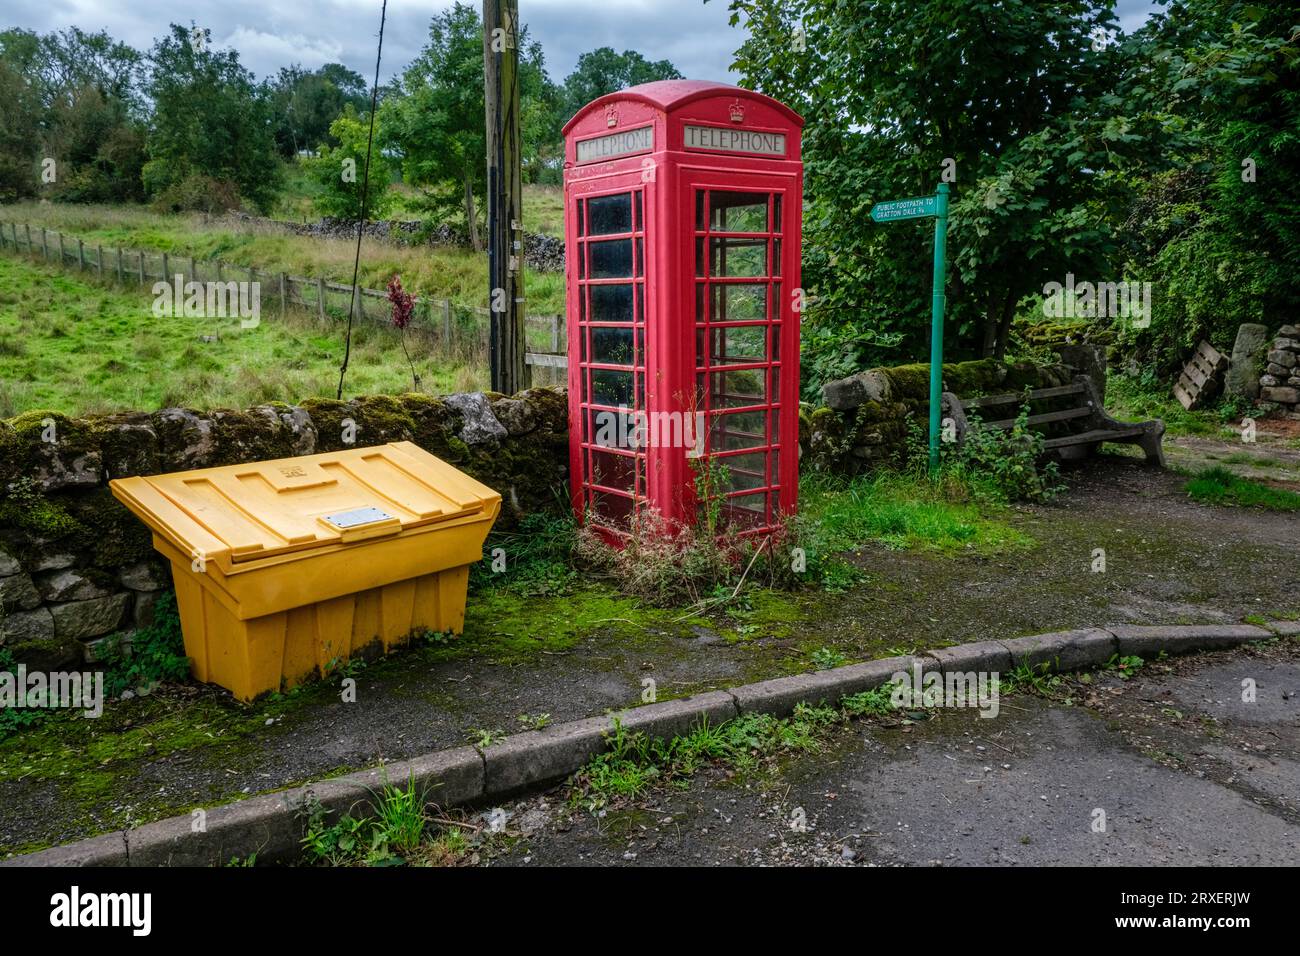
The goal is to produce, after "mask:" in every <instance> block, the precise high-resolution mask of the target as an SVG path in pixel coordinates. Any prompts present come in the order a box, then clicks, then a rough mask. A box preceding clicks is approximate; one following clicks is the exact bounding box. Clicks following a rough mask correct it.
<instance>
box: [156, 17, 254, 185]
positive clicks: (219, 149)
mask: <svg viewBox="0 0 1300 956" xmlns="http://www.w3.org/2000/svg"><path fill="white" fill-rule="evenodd" d="M147 90H148V94H149V98H150V99H151V100H152V102H153V105H154V112H153V117H152V121H151V123H150V127H149V136H148V144H147V148H148V154H149V161H148V162H147V163H146V164H145V167H144V170H143V178H144V182H145V186H146V188H147V189H148V191H149V193H150V194H151V195H153V196H154V197H155V198H156V201H158V202H159V203H160V204H161V205H163V206H167V207H171V208H207V209H213V210H216V209H219V208H221V207H224V206H228V205H230V204H232V203H238V202H239V201H240V200H241V199H243V200H249V201H251V202H253V203H255V204H256V205H257V206H259V207H262V208H265V207H266V206H267V205H268V204H269V203H270V201H271V200H272V199H273V198H274V196H275V191H276V189H277V187H278V184H279V178H280V165H279V161H278V159H277V157H276V149H275V136H274V129H273V123H272V117H271V109H270V102H269V101H270V97H269V95H268V93H267V90H266V89H265V88H264V87H263V86H260V85H258V84H257V83H255V82H254V79H253V76H252V74H251V73H249V72H248V71H247V70H246V69H244V67H243V66H242V65H240V62H239V54H238V53H236V52H235V51H234V50H217V49H213V47H212V43H211V33H210V31H208V30H199V29H194V30H187V29H185V28H184V27H181V26H178V25H177V24H172V25H171V29H170V31H169V33H168V34H167V35H166V36H164V37H163V38H162V39H160V40H158V41H157V42H156V43H155V44H154V46H153V49H152V51H151V52H150V54H149V81H148V85H147Z"/></svg>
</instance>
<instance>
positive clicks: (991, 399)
mask: <svg viewBox="0 0 1300 956" xmlns="http://www.w3.org/2000/svg"><path fill="white" fill-rule="evenodd" d="M1081 394H1083V386H1082V385H1078V384H1075V385H1057V386H1055V387H1053V388H1037V389H1034V390H1033V391H1031V392H1029V394H1028V395H1026V394H1025V393H1024V392H1010V393H1008V394H1006V395H985V396H984V397H983V398H970V399H963V400H962V403H961V407H962V408H967V409H969V408H987V407H988V406H990V405H1006V404H1008V403H1010V402H1026V401H1028V402H1036V401H1038V400H1039V399H1044V398H1060V397H1061V396H1063V395H1081Z"/></svg>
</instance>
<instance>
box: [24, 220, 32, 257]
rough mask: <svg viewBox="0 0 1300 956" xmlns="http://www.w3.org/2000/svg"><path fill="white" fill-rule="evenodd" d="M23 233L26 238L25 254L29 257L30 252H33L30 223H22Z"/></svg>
mask: <svg viewBox="0 0 1300 956" xmlns="http://www.w3.org/2000/svg"><path fill="white" fill-rule="evenodd" d="M23 232H24V233H25V234H26V236H27V254H28V255H29V256H30V255H31V254H32V252H33V250H32V225H31V223H28V222H25V223H23Z"/></svg>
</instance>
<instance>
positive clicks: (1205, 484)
mask: <svg viewBox="0 0 1300 956" xmlns="http://www.w3.org/2000/svg"><path fill="white" fill-rule="evenodd" d="M1184 490H1185V491H1186V492H1187V494H1188V495H1189V496H1190V497H1192V498H1193V499H1195V500H1196V501H1200V502H1203V503H1204V504H1212V505H1234V506H1237V507H1242V508H1264V509H1267V510H1269V511H1300V494H1297V493H1296V492H1294V491H1287V490H1286V489H1284V488H1273V487H1270V486H1269V485H1264V484H1260V483H1259V482H1258V481H1251V480H1250V479H1249V478H1239V477H1238V476H1236V475H1234V474H1233V473H1232V472H1230V471H1228V469H1226V468H1221V467H1218V466H1215V467H1214V468H1207V469H1205V470H1204V471H1202V472H1200V473H1199V474H1197V475H1196V476H1195V477H1194V478H1192V479H1191V480H1190V481H1188V482H1187V484H1186V485H1185V486H1184Z"/></svg>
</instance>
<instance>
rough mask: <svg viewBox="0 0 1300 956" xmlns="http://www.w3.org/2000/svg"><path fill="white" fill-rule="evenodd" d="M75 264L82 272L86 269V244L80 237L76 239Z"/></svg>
mask: <svg viewBox="0 0 1300 956" xmlns="http://www.w3.org/2000/svg"><path fill="white" fill-rule="evenodd" d="M77 265H78V267H79V268H80V269H81V271H82V272H85V271H86V244H85V243H84V242H82V241H81V240H80V239H78V240H77Z"/></svg>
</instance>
